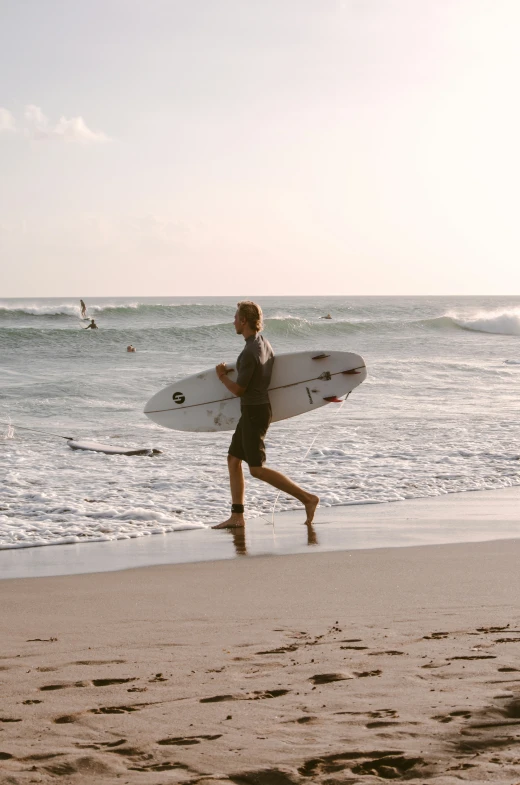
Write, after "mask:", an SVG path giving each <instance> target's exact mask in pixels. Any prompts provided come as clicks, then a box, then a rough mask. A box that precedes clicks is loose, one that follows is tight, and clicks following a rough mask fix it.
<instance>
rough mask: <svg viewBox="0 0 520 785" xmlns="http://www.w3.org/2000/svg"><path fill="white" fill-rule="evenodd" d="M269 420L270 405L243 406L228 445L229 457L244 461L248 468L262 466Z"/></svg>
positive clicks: (270, 414) (270, 417) (270, 415)
mask: <svg viewBox="0 0 520 785" xmlns="http://www.w3.org/2000/svg"><path fill="white" fill-rule="evenodd" d="M271 419H272V412H271V404H270V403H259V404H256V405H252V404H251V405H247V404H243V405H242V414H241V417H240V420H239V421H238V423H237V427H236V430H235V433H234V434H233V438H232V439H231V444H230V445H229V455H232V456H233V457H234V458H239V459H240V460H241V461H245V462H246V463H247V464H249V466H263V465H264V463H265V445H264V438H265V435H266V433H267V429H268V428H269V425H270V424H271Z"/></svg>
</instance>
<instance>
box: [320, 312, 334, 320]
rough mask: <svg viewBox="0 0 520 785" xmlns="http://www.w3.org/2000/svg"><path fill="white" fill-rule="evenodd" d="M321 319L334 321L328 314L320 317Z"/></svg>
mask: <svg viewBox="0 0 520 785" xmlns="http://www.w3.org/2000/svg"><path fill="white" fill-rule="evenodd" d="M320 319H332V316H331V315H330V313H328V314H327V316H320Z"/></svg>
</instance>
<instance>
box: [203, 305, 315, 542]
mask: <svg viewBox="0 0 520 785" xmlns="http://www.w3.org/2000/svg"><path fill="white" fill-rule="evenodd" d="M234 326H235V331H236V333H237V335H241V336H242V337H243V338H244V340H245V342H246V345H245V347H244V349H243V351H242V352H241V354H240V355H239V357H238V359H237V365H236V368H237V373H238V376H237V380H236V382H233V381H231V379H228V377H227V369H226V364H225V363H219V365H217V366H216V369H215V370H216V372H217V376H218V378H219V379H220V381H221V382H222V384H223V385H224V386H225V387H226V388H227V389H228V390H229V392H230V393H232V394H233V395H236V396H238V397H239V398H240V413H241V416H240V420H239V421H238V424H237V427H236V430H235V433H234V434H233V438H232V440H231V444H230V447H229V453H228V470H229V483H230V486H231V502H232V504H231V516H230V517H229V518H228V519H227V520H226V521H223V522H222V523H219V524H218V525H217V526H213V529H230V528H237V527H240V526H244V525H245V519H244V490H245V489H244V474H243V472H242V461H245V462H246V463H247V464H248V466H249V472H250V474H251V476H252V477H256V479H258V480H263V482H267V483H269V485H273V486H274V487H275V488H278V489H279V490H280V491H283V492H284V493H287V494H289V496H293V497H294V498H295V499H298V501H300V502H301V503H302V504H303V505H304V507H305V512H306V514H307V518H306V521H305V523H306V524H311V523H312V520H313V518H314V513H315V510H316V507H317V506H318V503H319V501H320V500H319V497H318V496H315V495H314V494H313V493H309V492H308V491H305V490H304V489H303V488H300V487H299V485H296V483H294V482H293V481H292V480H290V479H289V478H288V477H286V476H285V475H284V474H281V473H280V472H277V471H275V470H274V469H269V468H268V467H267V466H264V463H265V445H264V439H265V435H266V433H267V429H268V428H269V425H270V423H271V404H270V403H269V395H268V392H267V391H268V389H269V384H270V382H271V373H272V370H273V363H274V352H273V350H272V348H271V344H270V343H269V341H268V340H267V339H266V338H264V337H263V335H260V332H261V330H262V328H263V316H262V309H261V308H260V306H259V305H257V304H256V303H253V302H251V301H249V300H244V301H242V302H240V303H238V309H237V311H236V313H235V321H234Z"/></svg>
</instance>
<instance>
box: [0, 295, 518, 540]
mask: <svg viewBox="0 0 520 785" xmlns="http://www.w3.org/2000/svg"><path fill="white" fill-rule="evenodd" d="M84 299H85V301H86V303H87V307H88V316H89V317H93V318H95V320H96V322H97V324H98V326H99V329H98V330H97V331H92V330H85V329H83V328H85V327H86V325H87V324H88V322H86V321H82V320H81V316H80V307H79V298H72V297H70V298H59V299H17V300H13V299H9V300H6V299H4V300H0V343H1V346H2V352H1V357H0V369H1V373H2V384H1V388H0V420H1V421H2V424H0V488H1V496H0V549H10V548H24V547H31V546H33V547H34V546H44V545H53V544H60V543H71V542H74V543H78V542H84V543H88V542H92V541H102V540H114V539H127V538H134V537H143V536H149V535H152V534H168V533H170V532H175V531H176V530H179V529H190V528H193V529H197V528H201V527H204V526H209V525H211V524H213V523H216V522H218V521H220V520H222V519H223V517H227V515H228V510H229V489H228V477H227V467H226V453H227V448H228V444H229V440H230V436H231V434H227V433H221V434H186V433H180V432H175V431H168V430H165V429H161V428H160V427H159V426H156V425H155V424H153V423H152V422H150V421H149V420H148V419H147V418H146V417H145V416H144V415H143V413H142V412H143V407H144V404H145V402H146V400H148V398H149V397H151V395H152V394H153V393H155V392H156V391H157V390H159V389H160V388H161V387H164V386H165V385H166V384H168V383H170V382H172V381H174V380H175V379H179V378H182V377H184V376H187V375H190V374H193V373H196V372H197V371H199V370H202V369H205V368H208V367H211V366H212V365H216V364H217V363H218V362H221V361H226V362H233V361H234V360H235V359H236V357H237V355H238V354H239V353H240V351H241V349H242V338H241V337H240V336H236V335H235V333H234V329H233V316H234V311H235V306H236V302H237V299H238V298H217V297H215V298H197V297H192V298H188V297H184V298H175V297H162V298H161V297H158V298H139V297H133V298H86V297H84ZM253 299H257V300H258V301H259V302H260V303H261V305H262V307H263V308H264V314H265V334H266V336H267V337H268V338H269V340H270V341H271V343H272V345H273V347H274V349H275V352H276V353H281V352H288V351H301V350H304V349H305V350H307V349H316V350H326V349H341V350H346V351H354V352H357V353H359V354H361V355H362V356H363V357H364V359H365V361H366V364H367V368H368V378H367V380H366V381H365V382H364V384H363V385H361V387H359V388H358V389H356V390H355V391H354V392H353V393H352V395H351V396H350V397H349V399H348V401H347V402H346V403H345V404H344V405H343V407H342V408H341V409H339V410H338V407H339V404H330V405H329V406H326V407H324V408H322V409H319V410H316V411H314V412H311V413H309V414H307V415H303V416H301V417H297V418H294V419H292V420H287V421H285V422H281V423H275V424H274V425H273V426H272V427H271V429H270V431H269V433H268V439H267V451H268V464H269V466H272V467H273V468H276V469H278V470H280V471H282V472H284V473H285V474H288V475H289V476H290V477H291V478H293V479H294V480H295V481H296V482H298V483H299V484H301V485H303V486H304V487H306V488H309V489H310V490H313V491H314V492H316V493H318V494H319V495H320V496H321V500H322V502H321V503H322V505H325V506H332V505H355V504H374V503H379V502H389V501H398V500H402V499H411V498H421V497H432V496H439V495H442V494H447V493H453V492H460V491H468V492H469V491H474V490H490V489H497V488H503V487H507V486H512V485H519V484H520V417H519V415H520V404H519V395H518V392H519V385H520V345H519V337H520V298H518V297H517V298H515V297H467V298H463V297H439V298H426V297H425V298H419V297H409V298H398V297H387V298H383V297H380V298H376V297H319V298H318V297H317V298H313V297H297V298H296V297H295V298H292V297H258V298H253ZM328 313H330V314H331V315H332V317H333V318H332V319H331V320H324V319H322V318H321V317H323V316H324V315H326V314H328ZM128 344H133V345H134V346H135V347H136V349H137V351H136V353H135V354H131V353H127V352H126V347H127V345H128ZM21 426H23V427H26V428H34V429H37V430H38V431H40V433H36V432H31V431H25V430H22V429H21ZM60 436H71V437H74V438H76V439H88V440H96V441H98V442H105V443H107V444H110V445H114V446H118V445H124V446H125V447H128V448H141V447H153V448H156V449H159V450H161V451H162V452H161V454H160V455H157V456H154V457H146V456H109V455H102V454H99V453H91V452H74V451H72V450H70V449H69V447H68V446H67V443H66V441H65V440H64V439H63V438H60ZM313 439H315V442H314V444H313V447H312V449H311V450H310V452H309V454H308V455H307V457H306V458H305V460H303V459H304V456H305V454H306V452H307V449H308V447H309V445H310V444H311V443H312V441H313ZM246 483H247V487H246V495H247V515H248V516H249V517H252V516H257V515H265V516H266V517H268V516H269V514H270V511H271V508H272V505H273V502H274V499H275V496H276V491H275V490H274V489H272V488H270V487H269V486H266V485H264V484H263V483H260V482H258V481H255V480H253V479H251V478H249V477H247V478H246ZM295 507H296V503H295V502H294V500H293V499H291V498H288V497H284V496H283V495H282V496H281V497H280V499H279V501H278V508H279V509H295Z"/></svg>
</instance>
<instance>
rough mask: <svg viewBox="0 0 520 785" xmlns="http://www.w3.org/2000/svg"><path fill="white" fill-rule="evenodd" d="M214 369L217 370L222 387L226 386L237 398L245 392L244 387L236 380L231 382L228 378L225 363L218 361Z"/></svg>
mask: <svg viewBox="0 0 520 785" xmlns="http://www.w3.org/2000/svg"><path fill="white" fill-rule="evenodd" d="M215 370H216V372H217V376H218V378H219V379H220V381H221V382H222V384H223V385H224V387H226V388H227V389H228V390H229V392H230V393H232V395H236V396H237V398H240V397H241V396H242V395H243V394H244V393H245V391H246V388H245V387H241V386H240V385H239V384H237V383H236V382H232V381H231V379H228V377H227V373H226V363H220V364H219V365H217V367H216V368H215Z"/></svg>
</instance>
